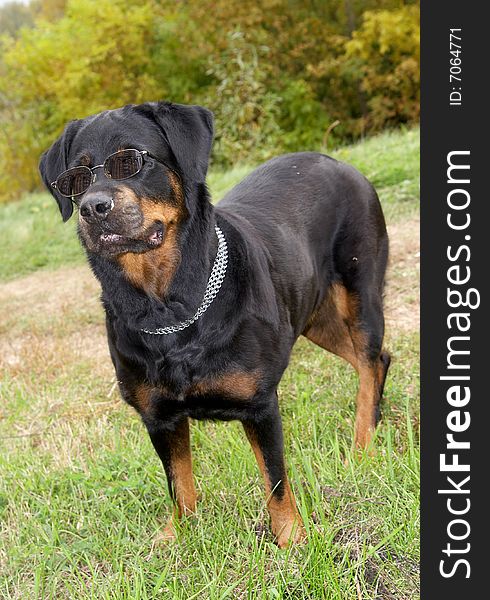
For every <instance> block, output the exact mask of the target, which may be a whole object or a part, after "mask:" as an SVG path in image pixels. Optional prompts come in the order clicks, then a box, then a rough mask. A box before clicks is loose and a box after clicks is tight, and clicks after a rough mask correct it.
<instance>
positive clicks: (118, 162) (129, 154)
mask: <svg viewBox="0 0 490 600" xmlns="http://www.w3.org/2000/svg"><path fill="white" fill-rule="evenodd" d="M142 166H143V157H142V156H141V154H140V153H139V152H138V151H137V150H122V151H121V152H116V154H112V155H111V156H109V157H107V159H106V161H105V163H104V169H105V172H106V175H109V176H110V177H111V179H119V180H120V179H128V177H132V176H133V175H136V173H138V172H139V171H140V170H141V167H142Z"/></svg>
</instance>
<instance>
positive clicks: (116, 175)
mask: <svg viewBox="0 0 490 600" xmlns="http://www.w3.org/2000/svg"><path fill="white" fill-rule="evenodd" d="M212 137H213V118H212V113H211V112H210V111H208V110H207V109H205V108H202V107H200V106H184V105H179V104H170V103H167V102H148V103H146V104H140V105H129V106H125V107H124V108H119V109H116V110H109V111H105V112H102V113H99V114H97V115H93V116H91V117H87V118H85V119H81V120H78V121H72V122H71V123H69V124H68V125H67V126H66V128H65V130H64V132H63V134H62V135H61V136H60V137H59V138H58V139H57V140H56V141H55V142H54V144H53V145H52V146H51V148H49V150H47V151H46V152H45V153H44V154H43V155H42V157H41V162H40V166H39V169H40V172H41V176H42V179H43V181H44V183H45V185H46V186H47V187H48V189H49V191H50V192H51V193H52V194H53V196H54V197H55V199H56V201H57V202H58V206H59V208H60V212H61V214H62V217H63V220H64V221H66V220H68V219H69V218H70V217H71V215H72V213H73V204H76V205H78V208H79V233H80V237H81V240H82V243H83V244H84V245H85V247H86V248H87V249H88V250H89V251H91V252H95V253H97V254H100V255H102V256H105V257H113V256H118V255H120V254H123V253H128V252H130V253H143V252H147V251H150V250H152V249H155V248H157V247H159V246H160V245H161V244H162V242H163V240H164V238H165V233H166V230H167V228H168V227H170V226H171V225H172V224H175V223H178V222H180V221H182V220H184V219H186V218H187V217H188V216H189V214H190V213H192V211H193V207H192V206H191V205H190V203H189V201H188V198H189V191H190V190H192V188H193V186H195V185H196V184H199V183H204V181H205V178H206V171H207V167H208V160H209V153H210V151H211V143H212ZM129 149H131V150H137V151H138V152H124V151H125V150H129ZM108 157H111V158H109V160H108ZM74 167H85V168H84V169H81V170H80V169H79V170H75V171H70V172H69V173H68V175H65V176H64V177H62V178H60V175H62V174H63V173H64V172H65V171H67V170H68V169H73V168H74ZM87 167H88V169H87ZM94 167H95V168H94ZM89 184H90V185H89ZM87 186H88V189H86V191H84V192H83V193H80V191H81V190H85V188H87Z"/></svg>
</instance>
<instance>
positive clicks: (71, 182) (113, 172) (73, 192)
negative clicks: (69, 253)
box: [51, 148, 175, 201]
mask: <svg viewBox="0 0 490 600" xmlns="http://www.w3.org/2000/svg"><path fill="white" fill-rule="evenodd" d="M147 156H149V157H150V158H153V159H154V160H157V159H156V158H155V157H154V156H152V155H151V154H149V152H148V151H147V150H136V149H134V148H130V149H128V150H119V152H114V154H110V155H109V156H108V157H107V158H106V159H105V161H104V162H103V163H102V164H101V165H95V167H86V166H84V165H80V166H78V167H72V168H71V169H68V170H67V171H63V173H61V175H59V176H58V179H56V181H53V182H52V183H51V187H52V188H54V189H55V190H57V192H58V193H59V194H60V195H61V196H64V197H65V198H71V199H72V200H73V201H75V200H74V198H76V197H77V196H81V195H82V194H85V192H86V191H87V190H88V188H89V187H90V186H91V185H92V183H94V182H95V180H96V178H97V175H96V173H95V169H101V168H103V169H104V175H105V176H106V177H107V178H108V179H114V180H116V181H123V180H124V179H129V178H130V177H134V176H135V175H137V174H138V173H139V172H140V171H141V169H142V168H143V165H144V163H145V158H146V157H147ZM157 162H161V161H157ZM162 164H164V163H162ZM165 166H166V167H167V168H168V169H170V167H168V166H167V165H165ZM170 170H171V171H173V172H175V171H174V170H173V169H170Z"/></svg>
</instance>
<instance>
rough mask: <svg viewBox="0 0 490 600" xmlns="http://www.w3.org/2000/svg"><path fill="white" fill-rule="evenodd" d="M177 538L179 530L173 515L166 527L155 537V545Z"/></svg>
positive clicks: (173, 540)
mask: <svg viewBox="0 0 490 600" xmlns="http://www.w3.org/2000/svg"><path fill="white" fill-rule="evenodd" d="M176 540H177V530H176V528H175V522H174V519H173V518H172V517H171V518H170V519H169V520H168V522H167V524H166V525H165V527H164V528H163V529H162V530H161V531H159V532H158V533H157V534H156V536H155V538H154V539H153V544H154V545H156V546H157V545H160V544H168V543H170V542H175V541H176Z"/></svg>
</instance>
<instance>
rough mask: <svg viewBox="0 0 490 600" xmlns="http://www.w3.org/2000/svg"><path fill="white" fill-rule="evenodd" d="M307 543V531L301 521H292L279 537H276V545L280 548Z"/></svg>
mask: <svg viewBox="0 0 490 600" xmlns="http://www.w3.org/2000/svg"><path fill="white" fill-rule="evenodd" d="M305 542H306V531H305V528H304V526H303V523H302V522H301V521H299V522H298V521H297V520H295V521H292V523H288V524H287V525H285V526H284V527H283V528H282V529H281V531H280V532H279V534H278V535H276V544H277V545H278V546H279V548H287V547H288V546H293V545H298V544H303V543H305Z"/></svg>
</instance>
